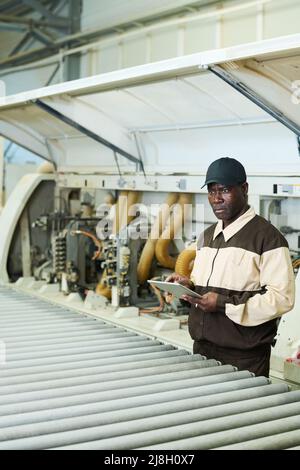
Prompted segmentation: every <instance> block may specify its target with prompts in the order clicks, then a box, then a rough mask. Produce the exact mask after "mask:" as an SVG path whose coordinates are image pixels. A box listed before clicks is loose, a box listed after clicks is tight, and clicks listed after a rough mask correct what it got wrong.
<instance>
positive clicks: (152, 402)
mask: <svg viewBox="0 0 300 470" xmlns="http://www.w3.org/2000/svg"><path fill="white" fill-rule="evenodd" d="M274 387H278V389H277V390H278V391H279V390H280V391H282V392H283V391H284V390H283V389H282V387H284V385H282V384H277V385H276V386H275V385H270V384H269V383H268V381H267V379H266V378H265V377H256V378H251V379H242V380H238V381H233V382H226V383H223V384H220V385H218V388H217V390H216V387H215V385H212V386H211V385H208V386H205V387H202V388H201V396H199V387H190V388H189V389H186V390H184V395H183V391H182V390H171V391H168V392H160V393H155V394H152V395H147V396H139V397H130V398H121V399H120V400H110V401H105V402H99V401H98V400H91V399H89V402H88V403H87V402H83V403H81V404H80V403H77V404H76V405H68V406H65V407H63V408H61V407H60V408H52V409H50V410H39V411H32V412H27V413H22V414H20V413H15V414H10V415H7V416H0V426H1V427H9V426H16V425H22V424H33V423H41V422H46V421H53V420H59V419H66V418H73V417H75V416H86V415H92V414H94V413H95V414H96V413H102V417H103V420H105V419H106V422H107V423H110V422H111V421H110V420H111V419H113V420H114V421H113V422H116V421H118V419H120V420H122V421H124V420H126V419H127V412H128V413H129V415H128V416H133V419H134V416H136V412H138V411H140V410H144V411H145V410H147V409H149V410H151V409H152V407H153V406H161V410H164V409H166V407H170V406H171V405H172V403H175V405H174V406H177V402H181V403H182V401H183V402H184V403H185V404H186V403H190V402H191V403H193V401H192V400H195V399H196V400H198V401H197V407H202V408H206V407H211V406H215V405H218V404H225V403H230V402H234V401H239V400H248V399H250V398H254V397H260V396H264V394H267V395H268V394H271V393H272V390H271V389H272V388H273V389H274ZM280 391H279V393H280ZM275 393H277V392H275ZM199 399H200V400H199ZM199 401H200V402H199ZM169 409H170V408H169ZM104 422H105V421H104Z"/></svg>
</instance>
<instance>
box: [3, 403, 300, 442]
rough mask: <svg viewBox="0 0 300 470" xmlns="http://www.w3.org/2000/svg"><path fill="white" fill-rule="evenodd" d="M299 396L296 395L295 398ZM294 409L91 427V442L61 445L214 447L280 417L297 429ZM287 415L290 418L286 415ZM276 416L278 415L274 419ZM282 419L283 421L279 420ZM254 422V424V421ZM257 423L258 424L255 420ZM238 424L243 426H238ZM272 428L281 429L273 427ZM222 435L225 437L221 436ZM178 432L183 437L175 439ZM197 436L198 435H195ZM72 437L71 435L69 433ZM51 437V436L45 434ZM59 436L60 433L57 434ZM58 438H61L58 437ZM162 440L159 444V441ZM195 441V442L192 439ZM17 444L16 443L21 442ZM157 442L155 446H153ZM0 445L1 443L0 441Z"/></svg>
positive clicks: (74, 434)
mask: <svg viewBox="0 0 300 470" xmlns="http://www.w3.org/2000/svg"><path fill="white" fill-rule="evenodd" d="M298 400H299V398H298ZM294 413H300V403H299V402H298V403H290V404H286V405H285V406H278V407H270V408H268V409H264V410H255V411H250V412H245V413H241V414H239V415H237V416H236V415H233V416H228V417H227V416H225V417H220V418H215V419H209V420H203V421H201V422H196V423H188V424H182V425H173V426H170V427H164V428H161V429H160V430H159V432H158V431H157V430H154V431H153V430H151V431H145V432H143V431H142V430H140V431H139V432H138V433H134V434H128V435H122V439H120V435H119V436H118V437H113V438H110V439H109V438H108V439H105V438H103V437H102V436H103V434H102V433H101V430H94V431H95V432H94V433H93V431H92V430H87V431H90V436H92V439H90V440H93V441H92V442H84V443H82V444H75V445H67V446H62V447H61V448H64V449H70V450H71V449H75V448H77V449H93V450H96V449H97V450H98V449H120V450H121V449H122V450H125V449H133V448H136V449H137V448H148V449H173V450H174V449H178V447H177V445H178V443H179V442H180V443H181V444H180V447H179V448H180V449H182V448H183V447H182V442H183V441H185V442H187V441H188V440H189V438H190V439H191V441H193V442H194V447H193V448H194V449H213V448H215V447H216V445H215V442H221V441H222V440H224V442H225V441H226V438H227V439H228V440H231V441H232V442H234V439H238V442H240V441H241V440H243V439H242V437H241V434H240V433H242V434H243V436H244V437H245V436H247V435H251V436H252V435H255V434H256V432H258V434H259V435H261V431H258V429H259V427H260V426H261V428H263V429H264V430H265V431H266V432H269V430H270V429H271V428H272V429H275V427H274V421H273V420H275V421H276V424H277V426H278V424H279V421H280V420H281V424H280V427H277V429H280V428H281V429H284V430H293V429H296V426H297V425H298V427H299V425H300V415H299V416H297V417H294V416H293V414H294ZM287 416H289V418H287ZM277 418H278V419H277ZM271 420H272V421H273V422H263V423H262V421H271ZM282 422H283V423H284V424H282ZM253 423H255V424H253ZM257 423H259V424H257ZM240 426H243V428H241V427H240ZM97 432H98V435H99V436H100V438H101V437H102V439H101V440H96V439H95V435H96V434H97ZM275 432H280V431H279V430H278V431H275ZM71 434H72V437H73V439H74V438H76V437H77V442H80V440H79V439H80V437H79V435H78V432H76V431H72V433H71ZM224 435H225V437H224ZM178 436H180V437H181V438H182V439H180V440H178ZM194 436H197V437H194ZM69 437H71V436H69ZM48 438H49V439H51V436H48ZM60 438H62V436H60ZM88 439H89V437H88V432H86V433H85V438H84V440H85V441H88ZM60 441H61V440H60ZM163 441H164V442H165V443H164V444H160V443H161V442H163ZM196 442H197V444H196V446H195V443H196ZM21 443H22V445H23V446H24V444H25V442H24V441H23V440H20V444H21ZM20 444H19V445H20ZM156 444H157V447H156ZM11 445H16V443H15V442H13V441H11ZM191 448H192V447H191V444H188V447H187V449H191ZM0 449H1V445H0Z"/></svg>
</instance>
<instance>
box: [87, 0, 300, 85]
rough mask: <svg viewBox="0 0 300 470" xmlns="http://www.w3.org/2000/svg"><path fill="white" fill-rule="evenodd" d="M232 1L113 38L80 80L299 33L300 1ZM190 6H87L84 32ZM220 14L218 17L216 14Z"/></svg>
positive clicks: (139, 0)
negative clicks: (99, 74) (122, 69)
mask: <svg viewBox="0 0 300 470" xmlns="http://www.w3.org/2000/svg"><path fill="white" fill-rule="evenodd" d="M261 1H262V2H263V3H260V0H258V2H254V1H251V0H243V1H241V0H233V1H228V2H223V5H222V4H221V5H219V6H218V8H217V7H216V6H210V7H205V8H203V9H200V10H199V11H197V12H194V13H193V12H189V13H187V14H185V15H182V14H181V15H180V16H178V17H177V19H176V17H175V19H172V20H170V19H162V20H161V21H159V18H158V19H157V20H156V22H155V23H153V24H151V25H150V26H147V27H139V28H138V27H136V28H131V29H130V30H128V31H127V32H125V33H119V34H117V33H116V34H111V35H110V36H109V37H106V38H103V39H102V40H99V41H97V43H96V42H95V43H94V46H93V50H92V51H88V50H86V51H85V52H84V54H83V57H82V76H89V75H91V74H97V73H102V72H108V71H111V70H116V69H119V68H124V67H131V66H133V65H140V64H143V63H148V62H154V61H158V60H162V59H167V58H170V57H175V56H179V55H184V54H190V53H194V52H199V51H204V50H208V49H215V48H220V47H229V46H233V45H237V44H244V43H248V42H253V41H256V40H262V39H268V38H273V37H278V36H283V35H288V34H294V33H297V32H300V23H299V17H300V1H299V0H284V1H283V0H261ZM191 3H192V2H191V0H190V1H186V2H184V1H169V0H165V1H160V2H158V1H156V0H151V1H147V0H113V1H109V0H100V1H96V0H83V15H82V28H83V30H93V29H101V28H109V27H112V26H116V25H117V24H122V23H126V22H131V21H134V20H137V19H138V18H139V17H146V16H147V15H149V14H155V13H156V14H159V12H162V11H163V10H168V9H170V8H172V7H174V8H176V7H179V6H183V5H184V4H186V5H187V4H191ZM216 13H217V14H216Z"/></svg>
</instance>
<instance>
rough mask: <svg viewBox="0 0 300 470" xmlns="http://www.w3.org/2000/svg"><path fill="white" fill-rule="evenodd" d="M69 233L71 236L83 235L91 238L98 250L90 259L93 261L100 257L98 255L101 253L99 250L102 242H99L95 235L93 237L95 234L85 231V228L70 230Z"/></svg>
mask: <svg viewBox="0 0 300 470" xmlns="http://www.w3.org/2000/svg"><path fill="white" fill-rule="evenodd" d="M70 235H72V236H75V235H84V236H85V237H89V238H91V239H92V240H93V242H94V243H95V245H96V247H97V248H98V250H97V251H96V252H95V254H94V256H93V257H92V260H93V261H95V260H96V259H99V258H100V255H101V252H102V243H101V242H100V240H98V238H97V237H95V235H93V234H92V233H90V232H86V231H85V230H72V231H71V232H70Z"/></svg>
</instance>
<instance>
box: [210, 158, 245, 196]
mask: <svg viewBox="0 0 300 470" xmlns="http://www.w3.org/2000/svg"><path fill="white" fill-rule="evenodd" d="M246 179H247V176H246V171H245V168H244V167H243V165H242V164H241V163H240V162H238V161H237V160H236V159H235V158H229V157H223V158H219V159H218V160H215V161H214V162H212V163H211V164H210V165H209V167H208V169H207V173H206V179H205V183H204V185H203V186H202V187H201V188H204V186H205V185H207V184H210V183H219V184H224V185H226V186H236V185H238V184H242V183H245V181H246Z"/></svg>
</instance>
